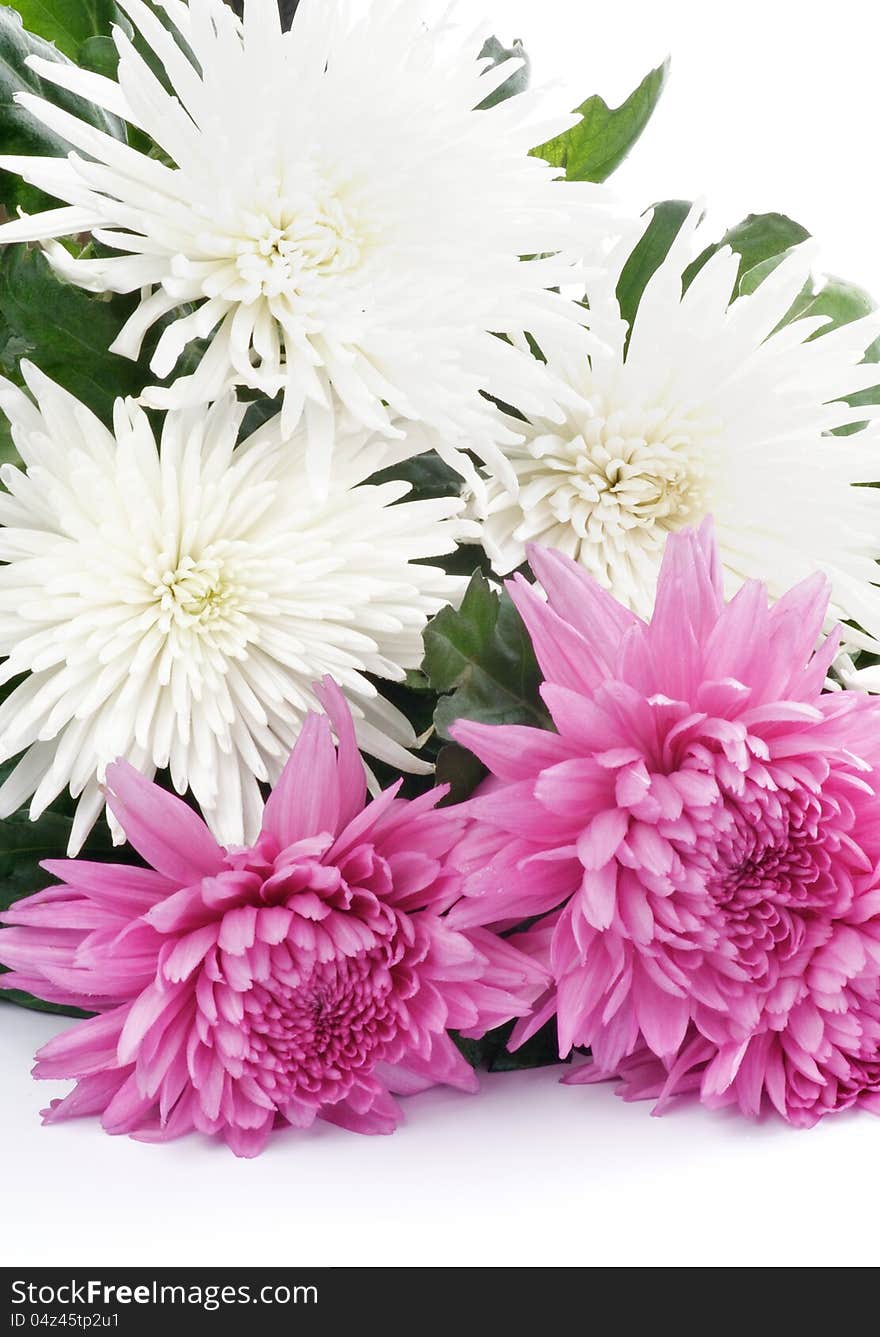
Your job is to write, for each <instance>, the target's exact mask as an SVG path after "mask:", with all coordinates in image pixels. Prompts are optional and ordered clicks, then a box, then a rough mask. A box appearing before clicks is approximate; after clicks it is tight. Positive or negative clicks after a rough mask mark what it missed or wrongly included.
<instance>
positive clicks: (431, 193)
mask: <svg viewBox="0 0 880 1337" xmlns="http://www.w3.org/2000/svg"><path fill="white" fill-rule="evenodd" d="M119 3H120V7H121V8H122V9H123V10H124V11H125V13H126V14H127V15H128V17H129V18H130V20H131V22H132V23H133V24H134V25H135V27H136V28H137V29H138V31H139V33H140V35H141V37H142V39H143V41H144V42H145V43H146V44H147V45H148V46H149V47H150V48H151V49H152V51H153V52H154V53H155V56H156V57H157V58H158V60H159V61H160V62H161V63H162V65H163V66H164V68H165V72H166V75H167V78H168V81H169V84H170V86H171V91H168V90H166V89H165V88H164V87H163V85H162V83H161V82H160V81H159V80H158V79H157V78H156V76H155V75H154V74H153V73H152V71H151V70H150V67H149V65H148V64H147V63H146V62H145V60H144V59H142V57H141V56H140V55H139V54H138V53H137V51H136V50H135V48H134V46H133V44H132V42H131V41H130V40H129V39H128V38H127V37H126V36H125V34H124V33H123V32H122V31H121V30H120V29H117V30H116V32H115V41H116V44H117V47H118V49H119V53H120V61H119V71H118V82H117V81H115V80H109V79H106V78H104V77H101V76H98V75H96V74H93V73H90V72H89V71H87V70H78V69H76V68H74V67H71V66H69V65H64V64H58V63H55V62H47V61H44V60H40V59H38V58H37V59H32V60H31V61H30V64H31V65H32V66H33V68H34V69H35V70H37V71H38V72H39V74H40V75H41V77H42V78H44V79H46V80H49V81H51V82H54V83H56V84H61V85H62V86H64V87H65V88H68V89H71V90H72V91H74V92H75V93H78V94H81V95H82V96H84V97H85V98H88V99H90V100H91V101H93V102H94V103H96V104H98V105H100V106H102V107H104V108H106V109H107V110H108V111H111V112H113V113H115V114H116V115H118V116H120V117H122V118H124V119H125V120H126V121H127V122H128V123H129V124H130V125H132V126H135V127H138V128H140V129H142V130H144V131H146V132H147V134H148V135H149V136H150V137H151V138H152V139H153V140H154V141H155V142H156V144H158V145H159V146H160V148H161V149H162V151H163V153H164V154H165V155H166V156H167V159H168V161H167V162H165V161H161V160H159V159H158V158H156V157H155V156H148V155H147V154H145V153H142V152H139V151H138V150H136V149H135V148H132V147H128V146H126V145H124V144H122V143H120V142H119V141H118V140H116V139H113V138H112V137H110V136H108V135H106V134H103V133H102V132H101V131H99V130H96V129H95V128H94V127H93V126H91V125H86V124H85V123H84V122H82V121H80V120H78V119H77V118H76V117H74V116H72V115H70V114H69V113H67V112H65V111H62V110H59V109H58V108H57V107H54V106H53V105H52V104H51V103H49V102H47V101H45V100H42V99H40V98H37V97H35V96H32V95H30V94H26V93H23V94H21V95H20V96H19V98H18V100H19V102H20V103H21V104H22V106H24V107H26V108H27V110H28V111H30V112H31V113H32V114H33V115H34V116H36V117H37V118H38V119H39V120H40V121H42V122H43V124H45V125H47V126H48V127H50V128H51V129H52V130H53V131H55V132H56V133H57V134H59V135H60V136H62V138H64V139H65V140H66V141H67V142H68V143H70V144H71V145H72V146H73V150H74V151H73V152H71V154H70V155H69V157H68V158H66V159H65V158H48V157H45V158H40V157H11V156H5V157H2V158H0V166H2V167H3V168H5V169H6V170H7V171H11V172H16V173H18V174H19V175H21V176H22V177H23V178H24V179H25V180H26V181H28V182H30V183H31V184H32V185H36V186H38V187H40V188H41V189H43V190H45V191H47V192H48V193H49V194H50V195H52V196H54V197H56V198H58V199H60V200H64V201H66V202H67V205H66V207H64V208H60V209H55V210H50V211H48V212H46V213H42V214H37V215H35V216H33V217H30V218H24V219H21V220H18V221H14V222H12V223H9V224H7V225H6V226H4V227H0V242H4V241H6V242H9V241H30V240H43V241H45V240H46V239H49V238H57V237H62V236H67V235H70V234H73V233H78V232H83V231H92V232H93V233H94V236H95V239H96V240H97V241H98V242H99V243H100V244H101V245H102V246H103V247H107V248H110V249H111V250H112V251H114V252H118V253H119V254H114V255H110V256H102V257H99V258H90V259H73V258H71V256H70V255H69V254H68V252H67V251H66V250H65V249H64V248H63V247H62V246H61V245H60V244H58V243H57V242H55V243H53V244H50V245H49V246H48V254H49V256H50V259H51V260H52V262H53V264H54V266H55V268H56V269H57V270H58V272H59V273H60V274H62V275H63V276H64V277H66V278H68V279H69V280H71V281H72V282H74V283H76V284H79V285H80V286H82V287H84V288H89V289H92V290H94V291H97V292H107V291H109V292H121V293H129V292H136V291H140V290H143V298H142V301H141V303H140V305H139V307H138V308H137V310H136V311H135V313H134V314H133V315H132V317H131V319H130V320H129V322H128V324H127V325H126V326H125V328H124V329H123V331H122V333H121V334H120V336H119V338H118V340H117V342H116V343H115V345H114V350H115V351H116V352H118V353H121V354H124V355H125V356H128V357H136V356H138V354H139V350H140V348H141V345H142V342H143V339H144V336H145V334H146V332H147V331H148V330H149V329H150V328H151V327H152V326H154V325H155V324H156V322H157V321H167V320H168V318H169V317H170V315H171V313H176V318H175V319H173V320H171V321H170V323H167V324H166V328H165V329H164V331H163V332H162V335H161V338H160V339H159V342H158V347H157V348H156V351H155V355H154V356H153V359H152V363H151V366H152V370H153V371H154V372H155V374H156V376H157V378H163V377H166V376H168V375H169V374H170V373H171V372H172V371H173V369H174V367H175V365H176V364H177V361H178V358H179V357H180V355H181V353H182V352H183V350H184V349H185V348H186V347H187V346H188V345H189V344H191V342H192V341H193V340H195V339H205V340H207V341H208V346H207V351H206V352H205V353H204V356H203V357H202V359H201V362H200V363H199V365H198V368H197V370H196V371H195V373H194V375H191V376H182V377H180V378H179V379H177V380H175V381H174V382H173V384H172V385H171V386H170V387H168V388H153V389H151V390H150V391H148V392H147V395H146V396H145V402H147V403H149V404H150V405H152V406H154V407H157V408H181V407H186V406H188V405H192V404H196V403H208V402H210V401H211V400H213V399H214V398H216V397H217V396H218V395H219V394H221V393H222V392H224V391H225V390H227V389H229V388H231V387H233V386H236V385H238V386H248V387H251V388H252V389H256V390H259V391H260V392H262V393H264V394H267V395H270V396H274V395H276V394H279V393H283V396H284V405H283V413H284V426H285V430H287V431H292V430H293V429H294V428H295V427H296V425H297V423H298V422H299V420H300V418H301V416H303V415H304V416H305V418H306V420H307V423H308V426H309V429H310V436H311V442H310V464H311V467H312V469H313V473H314V476H315V477H316V478H317V479H319V480H320V482H321V484H322V485H323V484H324V482H325V481H326V475H327V471H328V469H329V455H330V451H331V447H332V442H333V438H334V435H335V428H334V417H335V415H336V414H338V412H339V405H341V406H342V408H343V410H344V411H345V412H347V413H348V414H350V415H351V416H352V418H353V419H354V420H355V421H356V422H357V423H358V424H360V425H361V426H363V427H365V428H370V429H372V430H374V431H378V432H382V433H384V434H386V435H389V436H395V435H397V434H399V428H398V426H397V424H396V421H395V420H396V419H397V418H400V417H402V418H404V419H409V420H414V421H419V422H423V423H426V424H429V425H430V426H432V427H433V428H435V429H436V430H437V433H438V437H439V439H440V443H439V446H438V448H439V449H440V450H441V451H442V452H444V453H445V455H446V457H447V458H448V459H449V460H450V462H454V463H455V465H456V467H458V468H459V469H462V470H467V469H468V465H469V461H468V459H467V456H465V455H464V454H462V453H461V452H462V451H463V450H465V449H468V450H474V451H476V452H477V453H478V454H480V455H481V456H483V457H485V458H491V459H493V460H494V461H495V463H494V466H493V467H496V468H498V469H500V470H501V471H502V472H503V471H504V469H505V465H504V459H503V456H501V455H500V454H499V453H498V451H497V449H496V448H495V447H496V442H497V436H498V434H500V435H501V438H502V440H504V439H506V440H508V441H510V440H511V439H512V438H513V436H514V435H515V434H513V433H511V431H510V430H509V429H507V428H505V426H504V425H503V424H501V423H500V421H499V420H498V418H497V416H496V415H494V414H493V412H492V406H491V405H490V404H489V403H488V402H487V401H486V399H485V398H484V397H483V395H482V394H481V392H483V391H485V392H487V393H490V394H492V395H493V396H495V397H497V398H499V399H501V400H503V401H505V402H508V403H509V402H511V400H515V402H516V403H517V404H518V405H521V406H522V407H523V409H524V411H527V412H535V413H545V414H547V415H549V416H550V417H554V416H556V414H557V409H556V397H555V393H554V386H553V384H552V380H551V377H550V376H549V374H548V373H547V371H546V369H545V368H544V367H542V366H541V365H540V364H538V363H536V362H535V360H534V359H533V358H531V357H530V356H529V354H528V350H527V349H526V348H525V347H524V346H523V345H522V343H521V342H520V344H519V346H518V345H517V342H516V340H515V336H517V335H520V334H521V332H522V331H524V330H528V331H529V332H530V333H532V334H533V335H534V336H535V337H536V338H537V339H538V340H539V341H540V342H541V344H542V346H547V347H552V346H554V344H555V342H556V341H558V340H559V339H560V338H562V337H563V336H564V337H565V338H566V339H568V340H571V339H574V340H575V341H576V342H579V343H580V342H582V341H583V342H586V341H587V340H588V335H587V334H586V333H585V331H584V330H583V329H582V328H581V326H582V324H583V320H584V314H583V312H582V311H580V310H579V309H578V308H577V307H576V306H573V305H572V304H570V303H566V302H565V301H564V300H563V299H562V298H561V297H560V296H558V295H557V294H555V293H553V292H551V291H550V289H552V288H555V287H557V286H559V285H560V284H565V283H566V282H571V280H572V275H573V273H574V274H575V275H576V268H573V266H572V256H573V255H574V252H575V250H576V251H577V255H578V257H582V256H583V255H584V254H585V252H586V253H588V254H590V253H592V254H593V255H594V256H595V257H599V256H600V255H601V253H602V251H603V249H604V247H605V245H606V243H607V242H608V240H609V238H610V237H614V236H618V235H621V234H622V232H623V231H624V230H631V225H630V223H629V222H625V223H622V222H621V221H620V220H619V218H618V215H617V209H616V206H613V205H612V204H611V203H610V200H611V196H610V195H609V194H608V193H607V192H606V190H605V188H604V187H601V186H594V185H591V184H589V183H583V184H576V183H575V184H573V183H566V182H562V181H559V180H557V179H556V177H558V175H559V173H558V171H556V170H555V169H553V168H552V167H550V166H549V165H548V164H547V163H545V162H542V161H540V160H539V159H537V158H532V157H529V156H528V153H529V149H530V148H531V147H532V146H534V145H536V144H540V143H541V142H543V141H544V140H545V139H546V138H548V137H549V136H551V135H552V134H555V133H558V132H559V131H560V130H562V129H564V128H567V126H568V125H570V124H572V123H574V121H575V120H576V118H573V117H564V118H562V119H561V120H560V119H559V118H555V119H554V121H553V123H549V122H542V119H541V118H542V116H543V113H542V111H541V105H542V102H541V99H540V98H539V96H538V95H537V94H532V93H523V94H520V95H519V96H517V97H514V98H512V99H509V100H507V101H505V102H503V103H501V104H500V105H498V106H496V107H494V108H491V109H489V110H478V109H477V108H478V104H479V103H480V102H481V100H484V99H485V98H486V97H487V96H488V94H489V93H491V92H492V91H493V90H494V89H495V88H497V87H498V86H499V85H500V84H501V83H502V82H504V80H505V79H506V78H508V77H509V76H510V73H511V70H512V69H515V68H516V62H515V61H513V62H506V63H505V64H504V65H503V66H500V67H499V68H498V69H497V70H492V71H487V69H486V66H487V62H486V61H485V60H484V61H478V60H477V56H478V53H479V51H480V47H481V44H482V42H483V40H484V38H485V37H486V35H487V30H481V31H478V32H474V31H473V30H472V28H462V27H460V26H457V25H456V23H455V22H453V21H452V20H451V19H450V16H449V14H448V13H447V14H446V16H445V17H442V16H441V17H440V18H439V21H437V22H436V23H434V24H433V26H432V23H431V21H432V20H433V19H434V18H435V17H436V11H437V10H438V8H440V0H372V3H371V4H370V6H369V10H368V13H367V14H366V15H365V16H363V17H357V15H356V14H355V12H354V10H353V8H352V6H351V5H350V3H348V0H303V3H302V4H301V5H300V7H299V10H298V12H297V15H296V18H295V20H294V24H293V28H292V30H291V31H290V32H287V33H282V31H281V28H280V24H279V19H278V10H277V5H276V0H247V3H246V4H245V17H244V21H243V22H242V21H240V20H239V19H238V18H236V16H235V15H234V14H233V12H232V11H231V10H230V9H229V8H228V7H227V6H226V5H225V4H224V3H223V0H190V4H189V6H186V5H184V4H182V3H180V0H157V3H158V4H159V7H160V8H161V9H163V10H164V11H165V13H166V15H167V16H168V18H169V20H171V21H173V23H174V24H175V25H176V28H177V30H178V36H179V38H180V41H182V42H184V43H185V44H186V46H187V47H188V48H189V53H190V54H185V53H184V51H183V50H182V49H181V46H180V44H179V42H178V41H177V40H176V39H175V37H174V36H173V35H172V33H171V32H169V31H168V30H167V28H166V27H165V26H163V24H162V23H161V22H160V21H159V19H158V18H157V17H156V15H155V14H154V13H152V12H151V10H150V9H149V8H148V6H146V5H145V4H144V3H143V0H119ZM445 8H446V9H447V10H449V8H450V7H449V6H448V5H447V6H445ZM452 8H454V7H452ZM453 17H454V16H453ZM523 257H534V258H531V259H523ZM180 308H189V309H188V310H187V311H186V313H182V312H181V311H180ZM192 308H194V309H192ZM500 334H507V335H510V336H512V337H513V341H511V340H505V339H501V338H498V337H497V336H498V335H500ZM587 346H589V344H587ZM334 406H335V407H334ZM470 472H471V475H472V472H473V471H472V470H471V471H470ZM508 477H509V476H508ZM509 481H512V480H511V479H510V477H509Z"/></svg>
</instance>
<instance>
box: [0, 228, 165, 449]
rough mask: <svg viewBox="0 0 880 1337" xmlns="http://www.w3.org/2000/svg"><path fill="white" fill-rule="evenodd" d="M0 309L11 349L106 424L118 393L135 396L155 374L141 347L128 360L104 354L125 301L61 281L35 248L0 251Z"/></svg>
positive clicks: (116, 330) (127, 301)
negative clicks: (13, 342)
mask: <svg viewBox="0 0 880 1337" xmlns="http://www.w3.org/2000/svg"><path fill="white" fill-rule="evenodd" d="M0 309H2V311H3V314H4V317H5V320H6V323H7V325H8V327H9V330H10V332H11V334H12V335H14V336H15V337H16V338H17V339H18V340H19V345H18V347H19V351H20V352H21V353H25V354H26V355H27V356H28V357H29V358H30V359H31V361H32V362H35V363H36V365H37V366H38V367H39V368H40V369H41V371H44V372H45V373H46V375H47V376H50V377H51V378H52V379H53V380H54V381H57V382H58V383H59V384H60V385H63V386H64V388H65V389H67V390H69V391H70V392H71V393H72V394H74V395H76V397H77V398H78V399H80V400H82V402H83V403H84V404H87V405H88V406H89V408H91V409H92V410H93V411H94V412H95V413H97V415H98V417H99V418H101V419H102V420H103V421H104V422H106V423H110V422H111V421H112V416H113V402H114V400H115V399H116V397H117V396H118V395H138V394H140V392H141V391H142V390H143V388H144V386H145V385H147V384H149V383H151V382H152V381H153V380H155V377H154V376H153V375H152V373H151V372H150V370H149V366H148V364H147V361H146V358H147V354H146V353H145V354H144V358H143V359H142V360H141V361H140V362H132V361H131V360H130V359H128V358H124V357H118V356H117V355H116V354H115V353H110V352H108V349H109V346H110V344H111V343H112V342H113V340H114V339H115V338H116V335H117V334H118V333H119V330H120V328H121V326H122V324H123V322H124V320H125V318H126V316H127V315H128V312H129V311H130V309H131V301H130V299H128V298H114V299H112V300H110V301H105V300H102V299H101V298H98V297H94V296H92V295H90V294H89V293H86V292H84V291H83V290H82V289H81V288H74V287H73V286H72V285H71V284H69V283H64V282H62V281H61V280H60V279H59V278H57V277H56V275H55V274H54V273H53V271H52V269H51V267H50V266H49V264H48V263H47V261H46V259H45V258H44V256H43V255H42V253H41V252H40V251H38V250H29V249H28V248H27V247H26V246H10V247H7V249H6V250H5V252H4V253H3V255H2V258H0Z"/></svg>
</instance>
